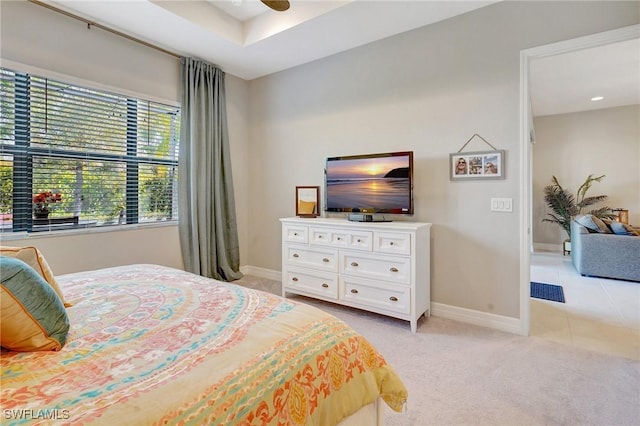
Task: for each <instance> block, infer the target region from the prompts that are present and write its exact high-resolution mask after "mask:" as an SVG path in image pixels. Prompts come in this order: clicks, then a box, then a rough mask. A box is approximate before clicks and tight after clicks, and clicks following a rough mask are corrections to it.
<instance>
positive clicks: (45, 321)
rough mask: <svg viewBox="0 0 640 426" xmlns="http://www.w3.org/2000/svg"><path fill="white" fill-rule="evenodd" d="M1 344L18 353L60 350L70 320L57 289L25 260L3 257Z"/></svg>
mask: <svg viewBox="0 0 640 426" xmlns="http://www.w3.org/2000/svg"><path fill="white" fill-rule="evenodd" d="M0 281H1V284H2V285H1V286H0V309H1V312H0V315H1V321H0V344H1V345H2V347H4V348H6V349H10V350H14V351H22V352H30V351H47V350H53V351H57V350H60V349H61V348H62V347H63V346H64V345H65V343H66V342H67V334H68V332H69V317H68V315H67V310H66V309H65V307H64V304H63V302H62V300H61V299H60V297H59V296H58V294H57V293H56V292H55V290H54V289H53V288H52V287H51V286H50V285H49V283H47V282H46V281H45V280H44V278H42V276H40V274H38V273H37V272H36V271H35V270H34V269H33V268H32V267H30V266H29V265H27V264H26V263H24V262H23V261H22V260H20V259H17V258H15V257H10V256H0Z"/></svg>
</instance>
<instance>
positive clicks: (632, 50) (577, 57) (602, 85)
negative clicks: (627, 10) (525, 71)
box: [530, 39, 640, 116]
mask: <svg viewBox="0 0 640 426" xmlns="http://www.w3.org/2000/svg"><path fill="white" fill-rule="evenodd" d="M530 88H531V108H532V110H533V115H534V116H543V115H554V114H564V113H568V112H577V111H587V110H594V109H603V108H612V107H616V106H623V105H639V104H640V39H634V40H628V41H623V42H619V43H613V44H608V45H605V46H599V47H593V48H590V49H583V50H578V51H575V52H569V53H564V54H561V55H555V56H549V57H545V58H540V59H535V60H533V61H531V64H530ZM593 97H602V98H603V99H601V100H597V101H592V100H591V98H593Z"/></svg>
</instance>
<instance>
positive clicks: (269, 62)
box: [41, 0, 640, 116]
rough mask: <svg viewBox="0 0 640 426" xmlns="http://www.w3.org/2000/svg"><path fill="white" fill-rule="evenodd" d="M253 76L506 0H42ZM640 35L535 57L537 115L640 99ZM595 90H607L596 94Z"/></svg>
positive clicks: (235, 72) (245, 76) (533, 75)
mask: <svg viewBox="0 0 640 426" xmlns="http://www.w3.org/2000/svg"><path fill="white" fill-rule="evenodd" d="M41 1H43V2H44V3H47V4H49V5H51V6H54V7H56V8H60V9H62V10H65V11H67V12H70V13H73V14H75V15H78V16H81V17H83V18H85V19H90V20H93V21H95V22H97V23H100V24H102V25H105V26H107V27H110V28H113V29H115V30H118V31H121V32H123V33H125V34H128V35H131V36H133V37H136V38H139V39H141V40H144V41H146V42H149V43H152V44H154V45H156V46H159V47H161V48H164V49H166V50H169V51H171V52H174V53H176V54H179V55H183V56H192V57H197V58H200V59H203V60H206V61H207V62H210V63H214V64H217V65H219V66H220V67H222V68H223V69H224V70H225V71H226V72H228V73H230V74H233V75H235V76H237V77H240V78H243V79H246V80H252V79H255V78H258V77H262V76H265V75H268V74H271V73H275V72H278V71H281V70H284V69H287V68H291V67H295V66H297V65H301V64H304V63H307V62H311V61H314V60H316V59H320V58H323V57H326V56H329V55H333V54H336V53H339V52H342V51H345V50H348V49H351V48H354V47H357V46H361V45H364V44H367V43H370V42H373V41H376V40H380V39H382V38H385V37H389V36H392V35H395V34H399V33H402V32H405V31H409V30H412V29H415V28H418V27H422V26H425V25H428V24H431V23H434V22H438V21H441V20H444V19H448V18H450V17H453V16H456V15H459V14H463V13H467V12H470V11H472V10H475V9H478V8H481V7H484V6H487V5H489V4H492V3H496V2H497V1H496V0H486V1H479V0H471V1H464V0H445V1H434V0H324V1H318V0H290V3H291V7H290V9H289V10H288V11H286V12H275V11H272V10H271V9H269V8H268V7H266V6H265V5H264V4H262V3H261V2H260V1H259V0H128V1H123V0H91V1H78V0H41ZM639 76H640V41H639V40H638V39H636V40H632V41H626V42H621V43H615V44H612V45H608V46H602V47H596V48H592V49H585V50H580V51H577V52H571V53H566V54H561V55H556V56H550V57H545V58H540V59H536V60H534V61H532V62H531V73H530V77H531V80H530V84H531V93H532V109H533V113H534V115H535V116H542V115H551V114H561V113H566V112H574V111H582V110H589V109H601V108H609V107H613V106H619V105H631V104H640V77H639ZM594 96H603V97H604V99H603V100H602V101H599V102H592V101H590V99H591V98H592V97H594Z"/></svg>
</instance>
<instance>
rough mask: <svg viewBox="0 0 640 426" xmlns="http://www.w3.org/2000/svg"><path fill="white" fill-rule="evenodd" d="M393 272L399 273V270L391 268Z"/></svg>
mask: <svg viewBox="0 0 640 426" xmlns="http://www.w3.org/2000/svg"><path fill="white" fill-rule="evenodd" d="M389 270H390V271H391V272H398V268H391V269H389Z"/></svg>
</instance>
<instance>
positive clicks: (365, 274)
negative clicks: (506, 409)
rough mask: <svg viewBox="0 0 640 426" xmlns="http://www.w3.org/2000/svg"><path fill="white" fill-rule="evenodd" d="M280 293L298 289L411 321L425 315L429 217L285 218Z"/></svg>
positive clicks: (427, 306) (428, 296)
mask: <svg viewBox="0 0 640 426" xmlns="http://www.w3.org/2000/svg"><path fill="white" fill-rule="evenodd" d="M280 221H281V222H282V294H283V296H285V297H286V295H287V293H295V294H301V295H304V296H308V297H313V298H316V299H322V300H326V301H329V302H334V303H339V304H342V305H347V306H352V307H354V308H359V309H364V310H367V311H371V312H377V313H379V314H383V315H388V316H391V317H395V318H400V319H403V320H406V321H410V322H411V331H412V332H413V333H415V332H416V329H417V322H418V318H420V316H422V315H423V314H425V315H426V316H429V312H430V305H431V292H430V251H429V250H430V230H431V224H430V223H417V222H401V221H398V222H349V221H348V220H347V219H327V218H313V219H306V218H305V219H302V218H297V217H293V218H286V219H280Z"/></svg>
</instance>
